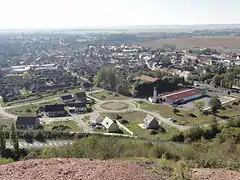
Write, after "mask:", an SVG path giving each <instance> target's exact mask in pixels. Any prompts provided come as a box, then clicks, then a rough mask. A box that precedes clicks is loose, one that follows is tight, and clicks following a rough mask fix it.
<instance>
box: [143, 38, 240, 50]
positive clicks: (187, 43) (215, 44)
mask: <svg viewBox="0 0 240 180" xmlns="http://www.w3.org/2000/svg"><path fill="white" fill-rule="evenodd" d="M164 44H173V45H176V46H177V48H195V47H200V48H230V49H237V50H239V51H240V37H238V36H194V37H184V38H177V39H163V40H156V41H151V42H146V43H143V45H144V46H147V47H153V48H161V47H163V46H164Z"/></svg>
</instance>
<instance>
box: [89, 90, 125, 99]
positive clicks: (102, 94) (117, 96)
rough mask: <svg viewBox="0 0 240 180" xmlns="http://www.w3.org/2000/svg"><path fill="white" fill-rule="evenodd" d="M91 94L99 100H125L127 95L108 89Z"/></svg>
mask: <svg viewBox="0 0 240 180" xmlns="http://www.w3.org/2000/svg"><path fill="white" fill-rule="evenodd" d="M91 96H93V97H95V98H97V99H100V100H126V99H128V97H126V96H122V95H120V94H115V93H113V92H110V91H102V92H97V93H92V94H91Z"/></svg>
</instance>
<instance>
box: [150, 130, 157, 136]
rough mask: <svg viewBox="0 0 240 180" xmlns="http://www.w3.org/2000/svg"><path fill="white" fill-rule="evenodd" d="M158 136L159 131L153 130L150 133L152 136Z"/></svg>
mask: <svg viewBox="0 0 240 180" xmlns="http://www.w3.org/2000/svg"><path fill="white" fill-rule="evenodd" d="M156 134H158V131H157V130H151V131H150V135H156Z"/></svg>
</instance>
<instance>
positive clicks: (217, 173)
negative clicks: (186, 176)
mask: <svg viewBox="0 0 240 180" xmlns="http://www.w3.org/2000/svg"><path fill="white" fill-rule="evenodd" d="M192 176H193V179H195V180H240V172H236V171H229V170H223V169H208V168H206V169H205V168H199V169H193V170H192Z"/></svg>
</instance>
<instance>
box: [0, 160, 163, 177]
mask: <svg viewBox="0 0 240 180" xmlns="http://www.w3.org/2000/svg"><path fill="white" fill-rule="evenodd" d="M150 166H151V165H148V164H147V163H143V162H141V163H138V162H126V161H114V160H111V161H100V160H88V159H46V160H28V161H21V162H15V163H11V164H7V165H1V166H0V179H1V180H23V179H24V180H39V179H43V180H46V179H47V180H53V179H54V180H55V179H56V180H68V179H70V180H85V179H91V180H157V179H166V178H165V177H163V176H164V175H159V174H156V173H154V172H153V171H152V170H151V169H149V167H150Z"/></svg>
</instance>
